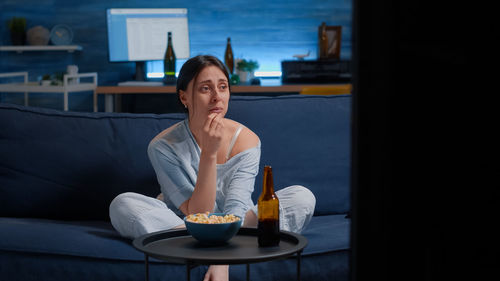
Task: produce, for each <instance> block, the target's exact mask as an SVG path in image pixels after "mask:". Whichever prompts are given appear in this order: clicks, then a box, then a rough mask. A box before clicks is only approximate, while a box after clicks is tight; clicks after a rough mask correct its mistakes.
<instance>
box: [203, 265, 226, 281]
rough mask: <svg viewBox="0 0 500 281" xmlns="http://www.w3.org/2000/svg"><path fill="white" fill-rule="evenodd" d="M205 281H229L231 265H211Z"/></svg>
mask: <svg viewBox="0 0 500 281" xmlns="http://www.w3.org/2000/svg"><path fill="white" fill-rule="evenodd" d="M203 281H229V265H211V266H209V267H208V270H207V273H206V274H205V278H204V279H203Z"/></svg>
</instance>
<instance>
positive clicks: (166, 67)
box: [163, 32, 175, 81]
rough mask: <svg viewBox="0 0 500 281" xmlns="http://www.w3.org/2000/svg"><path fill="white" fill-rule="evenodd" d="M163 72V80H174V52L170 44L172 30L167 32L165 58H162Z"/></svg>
mask: <svg viewBox="0 0 500 281" xmlns="http://www.w3.org/2000/svg"><path fill="white" fill-rule="evenodd" d="M163 72H164V73H165V80H166V81H167V79H170V80H171V79H173V80H175V52H174V47H173V46H172V32H168V41H167V50H166V51H165V58H164V60H163Z"/></svg>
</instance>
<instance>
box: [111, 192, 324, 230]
mask: <svg viewBox="0 0 500 281" xmlns="http://www.w3.org/2000/svg"><path fill="white" fill-rule="evenodd" d="M276 195H277V196H278V199H279V201H280V229H281V230H286V231H292V232H296V233H300V232H302V230H303V229H304V228H305V227H306V226H307V225H308V224H309V222H310V220H311V218H312V216H313V213H314V207H315V205H316V198H315V197H314V194H313V193H312V192H311V191H310V190H309V189H307V188H305V187H303V186H300V185H293V186H289V187H286V188H284V189H281V190H278V191H276ZM164 196H166V194H164ZM250 210H252V211H253V212H254V213H255V214H256V215H257V213H258V212H257V205H254V206H253V207H251V208H250ZM109 217H110V219H111V224H112V225H113V227H114V228H115V229H116V230H117V231H118V232H119V233H120V234H121V235H122V236H124V237H129V238H137V237H139V236H141V235H144V234H147V233H151V232H155V231H160V230H168V229H172V228H174V227H176V226H179V225H183V224H184V221H183V220H182V218H180V217H179V216H177V215H176V214H175V213H174V212H173V211H172V210H170V209H169V208H168V207H167V205H166V204H165V203H164V202H163V201H161V200H158V199H156V198H152V197H148V196H144V195H141V194H138V193H133V192H126V193H122V194H120V195H118V196H116V198H115V199H113V201H112V202H111V204H110V206H109Z"/></svg>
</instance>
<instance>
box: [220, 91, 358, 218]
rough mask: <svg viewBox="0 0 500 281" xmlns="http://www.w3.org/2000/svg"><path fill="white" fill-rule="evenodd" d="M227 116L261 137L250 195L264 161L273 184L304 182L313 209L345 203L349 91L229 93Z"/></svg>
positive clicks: (339, 209) (345, 206)
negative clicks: (272, 94) (333, 93)
mask: <svg viewBox="0 0 500 281" xmlns="http://www.w3.org/2000/svg"><path fill="white" fill-rule="evenodd" d="M227 116H228V118H231V119H234V120H237V121H239V122H241V123H243V124H245V125H246V126H247V127H248V128H250V129H252V130H253V131H254V132H255V133H256V134H257V135H258V136H259V137H260V140H261V143H262V153H261V161H260V166H261V167H260V171H261V173H259V175H258V176H257V179H256V181H255V192H254V193H253V200H254V202H257V199H258V196H259V195H260V192H261V190H262V170H263V166H264V165H271V166H272V167H273V179H274V186H275V190H279V189H281V188H284V187H287V186H290V185H296V184H297V185H303V186H305V187H307V188H309V189H310V190H311V191H312V192H313V193H314V195H315V196H316V210H315V214H316V215H326V214H339V213H346V212H348V211H349V208H350V170H351V160H350V158H351V157H350V156H351V96H350V95H338V96H302V95H291V96H280V97H245V96H233V97H231V104H230V107H229V111H228V114H227Z"/></svg>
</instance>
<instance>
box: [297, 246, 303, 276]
mask: <svg viewBox="0 0 500 281" xmlns="http://www.w3.org/2000/svg"><path fill="white" fill-rule="evenodd" d="M301 253H302V251H299V252H297V281H300V254H301Z"/></svg>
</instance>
